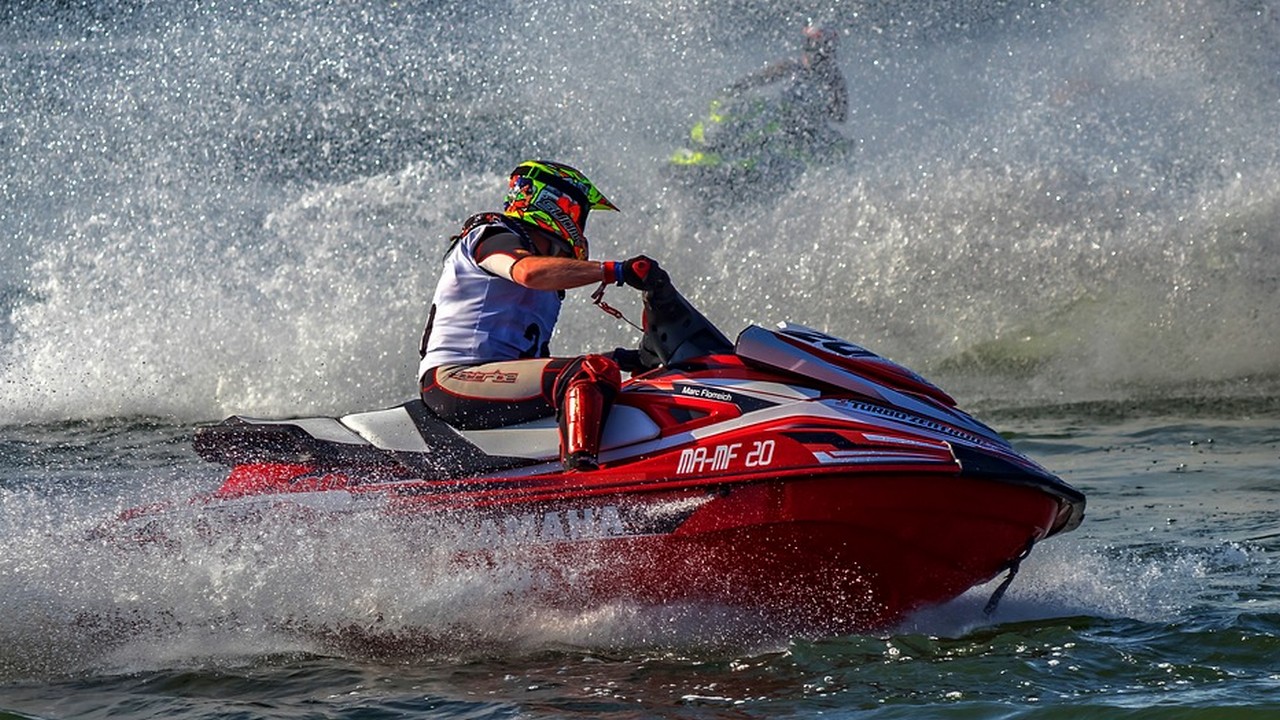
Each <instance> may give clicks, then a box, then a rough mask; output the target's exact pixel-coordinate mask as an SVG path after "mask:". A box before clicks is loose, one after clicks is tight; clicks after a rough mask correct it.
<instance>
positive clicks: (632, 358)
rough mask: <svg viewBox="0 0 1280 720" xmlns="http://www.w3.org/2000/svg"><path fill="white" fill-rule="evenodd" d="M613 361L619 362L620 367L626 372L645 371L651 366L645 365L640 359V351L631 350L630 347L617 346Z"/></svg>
mask: <svg viewBox="0 0 1280 720" xmlns="http://www.w3.org/2000/svg"><path fill="white" fill-rule="evenodd" d="M612 354H613V361H614V362H616V363H618V369H619V370H621V371H622V372H625V373H631V374H633V375H634V374H635V373H638V372H644V371H645V370H648V369H649V368H647V367H645V365H644V363H643V362H641V361H640V351H639V350H631V349H629V348H617V349H615V350H614V351H613V353H612Z"/></svg>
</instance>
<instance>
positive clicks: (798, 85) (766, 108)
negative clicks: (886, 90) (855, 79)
mask: <svg viewBox="0 0 1280 720" xmlns="http://www.w3.org/2000/svg"><path fill="white" fill-rule="evenodd" d="M838 41H839V33H837V32H836V31H835V30H832V29H830V28H825V27H821V26H817V25H809V26H806V27H805V29H804V47H803V52H801V54H800V55H799V56H798V57H788V58H784V59H782V60H779V61H777V62H774V63H771V64H769V65H767V66H765V67H764V68H763V69H761V70H759V71H757V72H754V73H752V74H750V75H748V76H746V77H744V78H742V79H741V80H738V81H737V82H735V83H733V84H731V85H729V86H728V87H727V88H725V89H724V91H723V92H722V93H721V94H720V96H719V97H717V98H716V99H715V100H713V101H712V102H711V112H710V114H709V115H708V116H707V118H706V119H704V120H702V121H701V122H699V123H697V124H696V125H694V127H693V129H692V130H691V131H690V133H689V135H690V138H689V139H690V147H689V148H687V149H685V150H682V151H681V152H679V153H677V154H676V156H675V157H674V158H673V162H675V163H676V164H678V165H718V164H721V163H728V164H732V165H753V164H754V163H755V162H757V161H758V160H759V159H760V157H761V155H762V154H763V155H766V156H775V157H776V156H791V157H798V158H800V159H808V158H809V157H810V156H812V155H813V154H814V153H815V152H819V153H821V152H825V151H830V150H832V149H838V148H839V146H840V145H841V143H842V141H843V138H842V136H841V135H840V133H839V132H838V131H837V130H835V129H834V128H832V127H831V124H832V123H837V124H839V123H843V122H844V121H845V120H846V119H848V117H849V90H848V87H847V86H846V84H845V79H844V74H843V73H841V71H840V64H839V62H838V61H837V59H836V49H837V45H838ZM766 88H771V89H772V90H773V91H774V94H772V95H770V96H768V97H766V96H765V89H766Z"/></svg>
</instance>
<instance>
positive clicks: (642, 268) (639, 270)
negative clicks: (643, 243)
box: [622, 255, 665, 290]
mask: <svg viewBox="0 0 1280 720" xmlns="http://www.w3.org/2000/svg"><path fill="white" fill-rule="evenodd" d="M655 273H663V270H662V269H661V268H659V267H658V261H657V260H651V259H649V258H647V257H645V256H644V255H637V256H635V257H633V258H631V259H630V260H625V261H623V263H622V280H623V282H625V283H626V284H628V285H630V286H631V287H633V288H635V289H637V290H644V289H646V288H647V287H648V282H647V281H648V279H649V277H650V275H654V274H655ZM664 274H665V273H664Z"/></svg>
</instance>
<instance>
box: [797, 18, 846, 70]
mask: <svg viewBox="0 0 1280 720" xmlns="http://www.w3.org/2000/svg"><path fill="white" fill-rule="evenodd" d="M839 40H840V33H839V32H837V31H836V30H833V29H832V28H830V27H827V26H825V25H821V24H816V23H810V24H809V25H806V26H805V28H804V52H805V54H806V55H808V56H809V57H810V58H812V59H813V60H818V61H822V60H832V59H834V58H835V54H836V44H837V42H838V41H839Z"/></svg>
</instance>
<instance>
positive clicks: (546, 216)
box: [502, 160, 618, 260]
mask: <svg viewBox="0 0 1280 720" xmlns="http://www.w3.org/2000/svg"><path fill="white" fill-rule="evenodd" d="M617 209H618V208H616V207H614V205H613V203H611V202H609V200H608V199H607V198H606V197H605V196H604V195H602V194H601V193H600V191H599V190H597V189H596V186H595V185H593V184H591V181H590V180H588V179H587V176H586V175H583V174H582V173H580V172H578V171H577V170H575V169H573V168H571V167H569V166H568V165H562V164H560V163H555V162H549V161H546V160H528V161H526V162H522V163H520V164H519V165H517V166H516V169H515V170H512V171H511V185H510V187H509V188H508V190H507V197H506V199H505V202H504V203H503V207H502V214H504V215H507V216H509V217H513V218H517V219H519V220H523V221H525V222H527V223H530V224H533V225H536V226H537V227H540V228H542V229H543V230H546V231H547V232H550V233H551V234H552V235H555V236H556V237H558V238H560V239H561V240H564V241H565V242H566V243H568V244H569V247H571V248H572V249H573V255H574V257H576V258H578V259H579V260H586V259H587V256H588V255H589V249H588V245H587V238H586V237H585V236H584V235H583V234H582V233H583V230H584V229H585V228H586V226H587V214H588V213H589V212H590V211H592V210H617Z"/></svg>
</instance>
